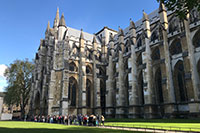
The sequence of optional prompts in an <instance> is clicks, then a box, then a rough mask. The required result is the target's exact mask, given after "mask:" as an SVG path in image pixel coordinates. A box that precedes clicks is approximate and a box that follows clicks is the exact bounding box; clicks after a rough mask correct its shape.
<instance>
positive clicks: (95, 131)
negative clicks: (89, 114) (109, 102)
mask: <svg viewBox="0 0 200 133" xmlns="http://www.w3.org/2000/svg"><path fill="white" fill-rule="evenodd" d="M79 132H81V133H100V132H101V133H102V132H104V133H105V132H107V133H112V132H114V133H122V132H123V133H124V132H133V131H125V130H112V129H102V128H89V127H88V128H85V127H78V126H77V127H68V128H66V129H44V128H41V129H40V128H37V129H36V128H29V129H25V128H0V133H79Z"/></svg>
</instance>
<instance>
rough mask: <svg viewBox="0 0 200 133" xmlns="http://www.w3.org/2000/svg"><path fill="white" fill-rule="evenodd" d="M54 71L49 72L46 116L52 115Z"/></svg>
mask: <svg viewBox="0 0 200 133" xmlns="http://www.w3.org/2000/svg"><path fill="white" fill-rule="evenodd" d="M55 80H56V79H55V70H51V79H50V83H49V92H48V115H53V114H52V113H53V112H52V107H53V93H54V88H55Z"/></svg>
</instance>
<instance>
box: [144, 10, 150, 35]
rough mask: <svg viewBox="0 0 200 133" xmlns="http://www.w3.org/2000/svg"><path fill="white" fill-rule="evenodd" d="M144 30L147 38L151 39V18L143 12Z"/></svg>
mask: <svg viewBox="0 0 200 133" xmlns="http://www.w3.org/2000/svg"><path fill="white" fill-rule="evenodd" d="M142 22H143V26H144V27H143V28H144V31H145V34H146V37H147V38H149V37H150V36H151V32H150V23H149V18H148V15H147V14H146V13H145V12H144V11H143V20H142Z"/></svg>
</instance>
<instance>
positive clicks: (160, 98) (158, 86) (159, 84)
mask: <svg viewBox="0 0 200 133" xmlns="http://www.w3.org/2000/svg"><path fill="white" fill-rule="evenodd" d="M155 86H156V94H157V99H158V103H159V104H160V103H163V102H164V99H163V90H162V73H161V70H160V67H159V68H158V69H157V70H156V73H155Z"/></svg>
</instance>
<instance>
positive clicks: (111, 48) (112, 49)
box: [109, 34, 114, 55]
mask: <svg viewBox="0 0 200 133" xmlns="http://www.w3.org/2000/svg"><path fill="white" fill-rule="evenodd" d="M109 38H110V39H109V43H110V51H111V54H112V55H114V37H113V35H112V34H111V35H110V37H109Z"/></svg>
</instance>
